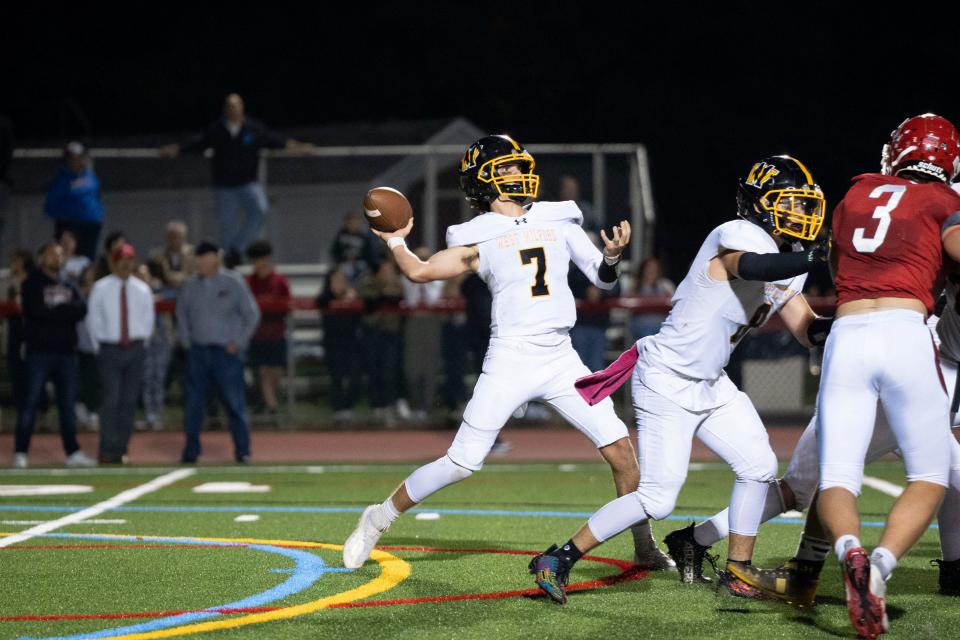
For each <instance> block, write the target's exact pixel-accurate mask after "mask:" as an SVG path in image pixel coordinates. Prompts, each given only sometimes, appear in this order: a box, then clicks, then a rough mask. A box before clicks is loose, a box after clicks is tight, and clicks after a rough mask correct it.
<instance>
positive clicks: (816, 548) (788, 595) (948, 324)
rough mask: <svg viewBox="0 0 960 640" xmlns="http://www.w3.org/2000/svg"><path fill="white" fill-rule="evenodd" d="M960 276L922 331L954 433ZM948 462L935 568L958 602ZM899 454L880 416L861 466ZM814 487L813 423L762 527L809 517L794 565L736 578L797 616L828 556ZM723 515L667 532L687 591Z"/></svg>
mask: <svg viewBox="0 0 960 640" xmlns="http://www.w3.org/2000/svg"><path fill="white" fill-rule="evenodd" d="M958 284H960V276H958V275H956V274H953V275H951V276H950V278H949V279H948V283H947V286H946V289H945V292H944V295H943V297H942V298H941V299H940V301H939V302H938V304H937V315H932V316H930V320H929V321H928V324H929V325H930V328H931V330H932V331H934V338H935V341H936V343H937V348H938V351H939V355H940V358H939V362H940V372H941V374H942V375H943V380H944V386H945V387H946V389H947V391H948V392H949V393H950V398H951V403H950V404H951V411H950V415H951V419H952V423H953V427H954V428H957V427H960V412H958V410H957V409H958V407H960V394H958V393H957V382H958V378H957V367H958V361H960V308H958V306H957V305H958V299H957V298H958V296H957V294H958ZM951 446H952V447H953V455H952V460H951V465H950V486H949V487H948V488H947V492H946V496H945V497H944V500H943V503H942V504H941V505H940V510H939V512H938V513H937V521H938V523H939V527H938V533H939V534H940V549H941V551H942V553H943V558H942V559H940V560H935V561H934V562H936V563H937V564H938V565H939V567H940V578H939V586H940V593H942V594H944V595H954V596H960V443H958V442H957V441H956V439H954V440H953V441H952V442H951ZM895 452H897V440H896V437H895V436H894V434H893V431H892V430H891V429H890V425H889V424H888V423H887V421H886V420H885V418H884V416H883V415H882V412H881V413H879V414H878V418H877V426H876V428H875V429H874V432H873V438H872V439H871V441H870V446H869V448H868V449H867V455H866V460H865V462H866V463H870V462H874V461H876V460H879V459H880V458H882V457H883V456H885V455H887V454H889V453H895ZM819 482H820V456H819V453H818V450H817V415H816V413H815V414H814V415H813V417H812V418H811V419H810V423H809V424H808V425H807V428H806V429H805V430H804V432H803V435H801V436H800V440H799V441H798V442H797V446H796V448H795V449H794V451H793V455H792V456H791V457H790V463H789V465H788V466H787V471H786V473H785V474H784V476H783V478H781V479H780V480H779V483H780V484H779V486H780V489H781V495H782V501H781V500H780V499H774V498H773V497H772V496H774V495H775V493H774V492H770V494H768V496H767V501H766V504H765V505H764V508H763V515H762V521H763V522H766V521H767V520H769V519H771V518H773V517H775V516H777V515H779V514H780V513H782V512H783V511H787V510H791V509H797V510H804V509H807V510H808V511H807V520H806V523H805V525H804V530H803V533H802V534H801V536H800V542H799V544H798V546H797V551H796V553H795V554H794V557H793V558H791V559H790V560H788V561H787V562H786V563H784V564H783V565H782V566H780V567H778V568H777V569H772V570H765V569H759V568H757V567H752V568H751V569H750V570H748V571H747V572H746V573H745V574H744V575H743V576H742V578H743V579H744V581H745V582H746V583H747V584H749V585H751V586H753V587H755V588H756V589H757V590H758V591H760V592H761V593H762V595H763V596H764V597H772V598H776V599H778V600H783V601H786V602H788V603H790V604H793V605H795V606H797V607H800V608H810V607H813V606H814V605H815V603H816V602H815V599H816V593H817V587H818V586H819V581H820V572H821V570H822V569H823V564H824V560H825V559H826V557H827V555H828V554H829V552H830V548H831V547H830V542H829V540H828V536H827V534H826V532H825V531H824V530H823V527H822V526H821V524H820V519H819V518H818V517H817V509H816V499H817V486H818V484H819ZM728 519H729V517H728V513H727V510H726V509H724V510H723V511H721V512H720V513H718V514H716V515H714V516H713V517H712V518H710V519H709V520H705V521H703V522H701V523H699V524H697V525H696V526H694V525H692V524H691V525H690V526H688V527H686V528H684V529H678V530H676V531H673V532H671V533H670V534H669V535H668V536H667V537H666V539H665V540H664V542H665V543H666V544H667V548H668V549H669V552H670V555H671V557H672V558H673V559H674V560H675V561H676V562H677V568H678V569H679V571H680V580H681V582H685V583H695V582H705V581H707V580H706V579H705V578H704V577H703V566H702V565H703V559H704V557H705V556H706V553H707V551H708V550H709V548H710V546H711V545H713V544H714V543H716V542H719V541H720V540H722V539H723V538H725V537H726V536H727V533H728V526H727V521H728Z"/></svg>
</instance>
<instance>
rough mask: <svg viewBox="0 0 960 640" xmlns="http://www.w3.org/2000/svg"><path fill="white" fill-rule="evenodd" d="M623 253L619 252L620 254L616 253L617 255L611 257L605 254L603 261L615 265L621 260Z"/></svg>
mask: <svg viewBox="0 0 960 640" xmlns="http://www.w3.org/2000/svg"><path fill="white" fill-rule="evenodd" d="M621 255H622V254H619V253H618V254H617V255H616V257H614V258H611V257H610V256H608V255H607V254H603V261H604V262H605V263H606V264H608V265H609V266H611V267H612V266H613V265H615V264H617V263H618V262H620V256H621Z"/></svg>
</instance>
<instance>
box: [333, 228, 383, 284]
mask: <svg viewBox="0 0 960 640" xmlns="http://www.w3.org/2000/svg"><path fill="white" fill-rule="evenodd" d="M377 252H378V245H377V244H376V243H374V242H373V236H372V235H371V234H370V231H369V229H368V228H367V224H366V222H364V220H363V218H362V217H361V215H360V214H359V213H357V212H356V211H348V212H347V213H346V215H344V216H343V226H342V227H340V230H339V231H337V235H335V236H334V237H333V242H331V243H330V257H331V258H332V259H333V262H334V264H336V265H337V269H338V270H340V271H341V272H343V274H344V275H345V276H346V277H347V279H348V280H350V283H351V284H352V285H356V284H358V283H359V282H360V279H361V278H362V277H363V276H364V275H366V274H367V273H368V272H369V271H370V269H371V268H372V267H373V264H374V263H375V262H377V261H378V258H379V257H380V256H379V255H378V253H377Z"/></svg>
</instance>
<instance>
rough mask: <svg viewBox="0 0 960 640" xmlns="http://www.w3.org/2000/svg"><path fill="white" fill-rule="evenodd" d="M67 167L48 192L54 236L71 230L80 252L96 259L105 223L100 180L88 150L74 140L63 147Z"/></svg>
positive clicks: (44, 209) (45, 204)
mask: <svg viewBox="0 0 960 640" xmlns="http://www.w3.org/2000/svg"><path fill="white" fill-rule="evenodd" d="M63 162H64V166H63V168H62V169H61V170H60V173H58V174H57V176H56V178H54V180H53V184H52V185H50V189H49V191H47V199H46V202H45V203H44V205H43V211H44V213H46V214H47V215H48V216H49V217H50V218H52V219H53V221H54V235H55V236H57V237H59V235H60V232H61V231H62V230H64V229H68V230H70V231H72V232H73V235H74V237H75V238H76V240H77V253H79V254H81V255H84V256H86V257H87V258H89V259H90V260H93V257H94V255H96V252H97V242H98V241H99V239H100V227H101V225H102V224H103V205H101V204H100V180H99V179H98V178H97V175H96V174H95V173H94V172H93V169H92V168H91V167H90V158H89V157H88V155H87V149H86V147H84V146H83V145H82V144H80V143H79V142H71V143H70V144H68V145H67V146H66V147H64V149H63Z"/></svg>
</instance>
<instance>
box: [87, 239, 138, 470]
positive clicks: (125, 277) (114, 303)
mask: <svg viewBox="0 0 960 640" xmlns="http://www.w3.org/2000/svg"><path fill="white" fill-rule="evenodd" d="M111 258H112V265H113V273H112V274H110V275H109V276H107V277H105V278H101V279H100V280H97V282H96V283H95V284H94V285H93V291H91V292H90V302H89V312H88V313H87V328H88V329H89V331H90V337H91V338H92V339H93V341H94V342H95V343H96V344H97V349H98V353H97V367H98V370H99V373H100V382H101V384H102V386H103V402H102V403H101V408H100V463H101V464H121V463H124V462H126V456H127V446H128V444H129V442H130V434H132V433H133V421H134V417H135V414H136V412H137V398H138V396H139V394H140V383H141V382H142V381H143V368H144V367H143V365H144V360H145V358H146V350H145V347H144V343H145V342H146V340H147V339H148V338H149V337H150V335H151V334H152V333H153V323H154V307H153V292H152V291H150V287H149V285H147V283H145V282H143V281H142V280H140V279H139V278H137V277H135V276H134V275H133V271H134V266H135V259H136V252H135V251H134V249H133V245H130V244H127V243H123V244H121V245H118V246H117V247H115V248H114V250H113V253H112V254H111Z"/></svg>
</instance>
